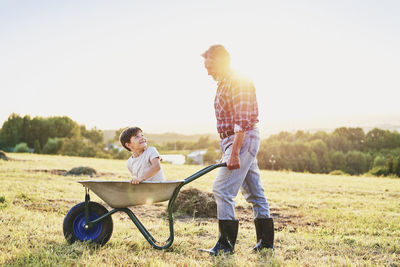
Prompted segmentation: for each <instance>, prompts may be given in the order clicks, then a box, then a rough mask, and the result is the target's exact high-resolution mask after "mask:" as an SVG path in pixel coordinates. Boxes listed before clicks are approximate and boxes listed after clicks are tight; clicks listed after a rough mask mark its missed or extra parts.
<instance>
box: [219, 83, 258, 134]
mask: <svg viewBox="0 0 400 267" xmlns="http://www.w3.org/2000/svg"><path fill="white" fill-rule="evenodd" d="M214 108H215V116H216V118H217V130H218V133H222V132H225V131H232V130H234V131H235V132H238V131H240V130H243V131H247V130H250V129H251V128H252V127H253V126H254V124H256V123H257V122H258V104H257V97H256V91H255V88H254V85H253V83H252V82H251V81H250V80H248V79H243V78H237V77H234V76H233V75H231V76H229V77H226V78H224V79H222V80H221V81H220V82H218V89H217V94H216V96H215V100H214Z"/></svg>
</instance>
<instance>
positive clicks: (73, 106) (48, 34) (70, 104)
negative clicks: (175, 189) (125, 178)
mask: <svg viewBox="0 0 400 267" xmlns="http://www.w3.org/2000/svg"><path fill="white" fill-rule="evenodd" d="M212 44H223V45H224V46H225V47H226V48H227V49H228V51H229V52H230V54H231V58H232V65H233V67H234V68H235V69H236V70H238V71H240V72H242V73H243V74H245V75H247V76H248V77H250V78H251V79H253V81H254V83H255V86H256V90H257V97H258V102H259V110H260V127H261V128H262V129H265V131H270V130H272V129H285V128H288V127H289V128H290V127H292V128H302V127H303V128H304V127H309V125H313V127H329V125H331V124H332V123H333V122H335V120H337V118H341V119H342V122H343V123H344V124H346V123H347V125H345V126H350V125H351V123H352V121H351V120H352V119H353V118H365V117H367V116H369V117H371V116H372V117H376V118H378V119H377V121H378V122H382V123H385V118H387V119H388V120H389V118H391V119H390V122H393V121H395V122H397V123H399V124H400V108H399V104H398V102H399V98H400V91H399V90H400V75H399V74H400V49H399V47H400V1H385V0H381V1H378V0H376V1H368V0H364V1H363V0H359V1H351V0H343V1H340V0H331V1H321V0H318V1H317V0H315V1H299V0H292V1H267V0H260V1H251V0H247V1H212V0H202V1H188V0H185V1H183V0H182V1H170V0H169V1H15V0H9V1H2V0H0V92H1V94H0V95H1V108H0V126H1V124H2V123H3V122H4V121H5V120H7V118H8V116H9V115H10V114H11V113H12V112H15V113H18V114H20V115H21V116H24V115H31V116H32V117H34V116H45V117H47V116H55V115H56V116H64V115H65V116H69V117H70V118H71V119H73V120H75V121H77V122H78V123H79V124H85V125H86V126H87V127H88V128H91V127H94V126H96V127H97V128H100V129H118V128H122V127H126V126H140V127H141V128H143V130H144V131H145V132H151V133H162V132H180V133H187V134H189V133H213V132H215V131H216V130H215V117H214V109H213V99H214V94H215V90H216V84H215V82H214V81H213V80H212V78H211V77H209V76H207V72H206V70H205V69H204V66H203V59H202V58H201V56H200V54H201V53H202V52H204V51H205V50H206V49H207V48H208V47H209V46H210V45H212ZM346 119H347V121H346ZM354 123H355V122H354ZM357 123H360V122H359V121H357ZM349 124H350V125H349ZM334 126H338V125H334ZM353 126H359V125H353Z"/></svg>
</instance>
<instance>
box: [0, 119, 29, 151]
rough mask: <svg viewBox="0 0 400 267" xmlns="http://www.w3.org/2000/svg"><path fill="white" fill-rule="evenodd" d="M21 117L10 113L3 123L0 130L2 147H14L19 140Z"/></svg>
mask: <svg viewBox="0 0 400 267" xmlns="http://www.w3.org/2000/svg"><path fill="white" fill-rule="evenodd" d="M23 123H24V121H23V119H22V118H21V116H19V115H18V114H15V113H12V114H11V115H10V116H9V117H8V119H7V121H5V122H4V123H3V126H2V127H1V131H0V144H1V145H2V147H14V146H15V145H16V144H18V143H20V142H21V137H22V126H23Z"/></svg>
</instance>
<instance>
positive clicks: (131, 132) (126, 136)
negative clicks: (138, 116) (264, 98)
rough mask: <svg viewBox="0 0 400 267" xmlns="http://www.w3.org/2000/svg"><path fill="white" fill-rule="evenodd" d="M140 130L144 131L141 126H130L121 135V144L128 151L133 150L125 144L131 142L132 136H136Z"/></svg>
mask: <svg viewBox="0 0 400 267" xmlns="http://www.w3.org/2000/svg"><path fill="white" fill-rule="evenodd" d="M138 132H143V131H142V129H140V128H139V127H129V128H127V129H125V130H123V131H122V133H121V135H120V136H119V141H120V142H121V145H122V146H123V147H124V148H125V149H126V150H128V151H131V150H130V149H129V148H128V147H126V146H125V144H126V143H129V142H130V140H131V137H132V136H136V135H137V133H138Z"/></svg>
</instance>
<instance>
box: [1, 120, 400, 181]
mask: <svg viewBox="0 0 400 267" xmlns="http://www.w3.org/2000/svg"><path fill="white" fill-rule="evenodd" d="M122 130H123V129H119V130H117V131H116V132H115V136H114V138H113V139H112V140H107V142H105V141H104V135H103V132H102V131H101V130H99V129H97V128H93V129H86V127H85V126H84V125H79V124H78V123H76V122H75V121H73V120H72V119H70V118H69V117H66V116H62V117H57V116H55V117H47V118H43V117H34V118H31V117H30V116H29V115H26V116H24V117H21V116H19V115H18V114H14V113H13V114H11V115H10V116H9V118H8V120H7V121H5V122H4V123H3V125H2V128H1V129H0V149H1V150H4V151H14V152H33V153H42V154H61V155H69V156H82V157H101V158H117V159H125V158H128V157H129V153H128V152H127V151H125V150H122V149H121V146H120V145H119V144H118V138H119V134H120V132H121V131H122ZM148 143H149V145H153V146H156V147H157V149H159V150H160V151H192V150H197V149H207V153H206V155H204V162H206V163H213V162H215V160H218V158H219V157H220V153H218V152H217V151H218V148H219V142H218V140H213V139H211V138H209V136H200V137H199V139H198V140H197V141H195V142H194V141H176V142H166V143H163V144H157V143H154V142H152V141H151V140H148ZM116 144H118V145H116ZM258 162H259V166H260V168H261V169H268V170H292V171H296V172H310V173H332V172H333V173H347V174H351V175H358V174H363V173H367V172H369V173H371V174H373V175H377V176H389V175H392V176H397V177H400V133H399V132H397V131H389V130H382V129H378V128H375V129H373V130H370V131H368V132H367V133H365V132H364V130H363V129H362V128H351V127H349V128H347V127H341V128H337V129H335V130H334V131H333V132H331V133H327V132H324V131H319V132H316V133H309V132H304V131H297V132H295V133H290V132H280V133H279V134H275V135H271V136H270V137H268V138H266V139H264V140H262V141H261V145H260V150H259V153H258Z"/></svg>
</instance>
